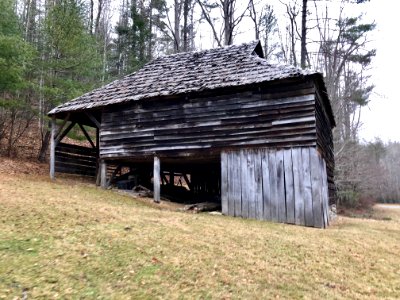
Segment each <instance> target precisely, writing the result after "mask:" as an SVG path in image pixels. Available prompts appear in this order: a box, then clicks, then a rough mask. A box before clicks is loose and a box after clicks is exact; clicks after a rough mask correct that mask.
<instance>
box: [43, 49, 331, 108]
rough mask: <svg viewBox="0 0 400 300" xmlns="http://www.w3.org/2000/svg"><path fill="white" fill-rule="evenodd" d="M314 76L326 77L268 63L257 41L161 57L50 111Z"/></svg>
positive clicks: (100, 105)
mask: <svg viewBox="0 0 400 300" xmlns="http://www.w3.org/2000/svg"><path fill="white" fill-rule="evenodd" d="M310 75H317V76H318V77H320V78H321V79H322V75H321V74H320V73H317V72H314V71H309V70H302V69H299V68H296V67H293V66H289V65H274V64H270V63H268V62H267V61H266V60H265V59H264V58H263V52H262V48H261V44H260V42H259V41H254V42H250V43H245V44H241V45H231V46H227V47H223V48H216V49H210V50H203V51H196V52H185V53H178V54H173V55H168V56H163V57H159V58H157V59H154V60H153V61H151V62H149V63H147V64H146V65H144V66H143V68H141V69H140V70H138V71H137V72H135V73H132V74H130V75H127V76H125V77H123V78H122V79H119V80H115V81H113V82H111V83H109V84H107V85H105V86H103V87H101V88H98V89H95V90H93V91H91V92H88V93H86V94H84V95H82V96H80V97H78V98H75V99H73V100H71V101H69V102H66V103H64V104H61V105H59V106H57V107H55V108H53V109H52V110H51V111H50V112H49V115H53V114H57V113H62V112H72V111H81V110H86V109H93V108H100V107H103V106H107V105H111V104H118V103H124V102H129V101H136V100H141V99H148V98H154V97H163V96H171V95H177V94H185V93H190V92H199V91H204V90H212V89H216V88H224V87H236V86H243V85H248V84H255V83H262V82H268V81H273V80H278V79H287V78H295V77H303V76H310ZM328 105H329V104H328ZM329 106H330V105H329ZM329 108H330V107H329Z"/></svg>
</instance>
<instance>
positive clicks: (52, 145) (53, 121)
mask: <svg viewBox="0 0 400 300" xmlns="http://www.w3.org/2000/svg"><path fill="white" fill-rule="evenodd" d="M55 139H56V117H55V116H52V117H51V138H50V178H51V179H53V180H54V179H55V163H56V141H55Z"/></svg>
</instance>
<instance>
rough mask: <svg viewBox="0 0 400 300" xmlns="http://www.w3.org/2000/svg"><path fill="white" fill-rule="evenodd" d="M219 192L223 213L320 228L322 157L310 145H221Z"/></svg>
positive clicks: (324, 213) (324, 211)
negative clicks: (226, 148) (227, 147)
mask: <svg viewBox="0 0 400 300" xmlns="http://www.w3.org/2000/svg"><path fill="white" fill-rule="evenodd" d="M221 198H222V203H221V204H222V212H223V213H224V214H227V215H231V216H239V217H244V218H256V219H263V220H270V221H275V222H283V223H291V224H298V225H305V226H313V227H320V228H324V227H326V226H327V225H328V185H327V176H326V166H325V161H324V159H323V158H322V157H321V156H320V154H319V153H318V151H317V150H316V148H314V147H303V148H292V149H282V150H271V149H266V148H262V149H242V150H236V151H223V152H222V153H221Z"/></svg>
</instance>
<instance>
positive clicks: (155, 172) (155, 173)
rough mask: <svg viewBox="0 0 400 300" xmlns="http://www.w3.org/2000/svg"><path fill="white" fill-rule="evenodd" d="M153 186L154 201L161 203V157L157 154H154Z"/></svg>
mask: <svg viewBox="0 0 400 300" xmlns="http://www.w3.org/2000/svg"><path fill="white" fill-rule="evenodd" d="M153 186H154V188H153V193H154V202H156V203H160V159H159V158H158V157H157V156H154V169H153Z"/></svg>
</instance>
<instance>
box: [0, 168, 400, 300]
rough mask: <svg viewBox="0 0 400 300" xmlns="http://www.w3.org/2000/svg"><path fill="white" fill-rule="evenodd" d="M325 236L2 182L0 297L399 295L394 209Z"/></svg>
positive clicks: (42, 183)
mask: <svg viewBox="0 0 400 300" xmlns="http://www.w3.org/2000/svg"><path fill="white" fill-rule="evenodd" d="M388 211H389V212H388V214H390V215H387V214H386V210H385V208H382V207H381V208H379V211H378V212H377V214H378V215H379V218H380V219H381V220H370V219H368V220H364V219H351V218H343V217H340V218H338V220H337V222H336V223H335V224H334V225H333V226H331V227H330V228H329V229H327V230H320V229H314V228H304V227H298V226H291V225H284V224H273V223H268V222H260V221H255V220H244V219H238V218H231V217H225V216H214V215H209V214H197V215H194V214H187V213H183V212H174V211H168V210H161V209H158V208H157V207H155V206H154V205H146V204H145V202H144V201H138V200H135V199H133V198H130V197H128V196H124V195H119V194H116V193H115V192H112V191H103V190H100V189H98V188H96V187H94V186H92V185H90V184H87V183H79V182H78V181H75V180H72V179H57V180H56V181H55V182H51V181H50V180H49V179H48V178H47V176H44V175H24V174H19V175H15V174H9V173H7V172H6V173H4V172H3V173H0V299H2V298H4V299H13V298H15V297H16V298H24V299H30V298H37V297H38V298H45V299H48V298H82V299H92V298H99V299H131V298H133V299H137V298H141V299H143V298H144V299H154V298H167V299H177V298H179V299H181V298H189V299H192V298H212V299H224V298H225V299H231V298H232V299H233V298H247V299H269V298H286V299H293V298H302V297H305V298H314V299H321V298H322V299H325V298H338V299H349V298H358V299H359V298H364V299H374V298H382V299H383V298H385V299H396V298H400V269H399V267H398V266H399V265H400V256H399V253H400V211H398V210H395V209H392V210H388Z"/></svg>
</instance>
